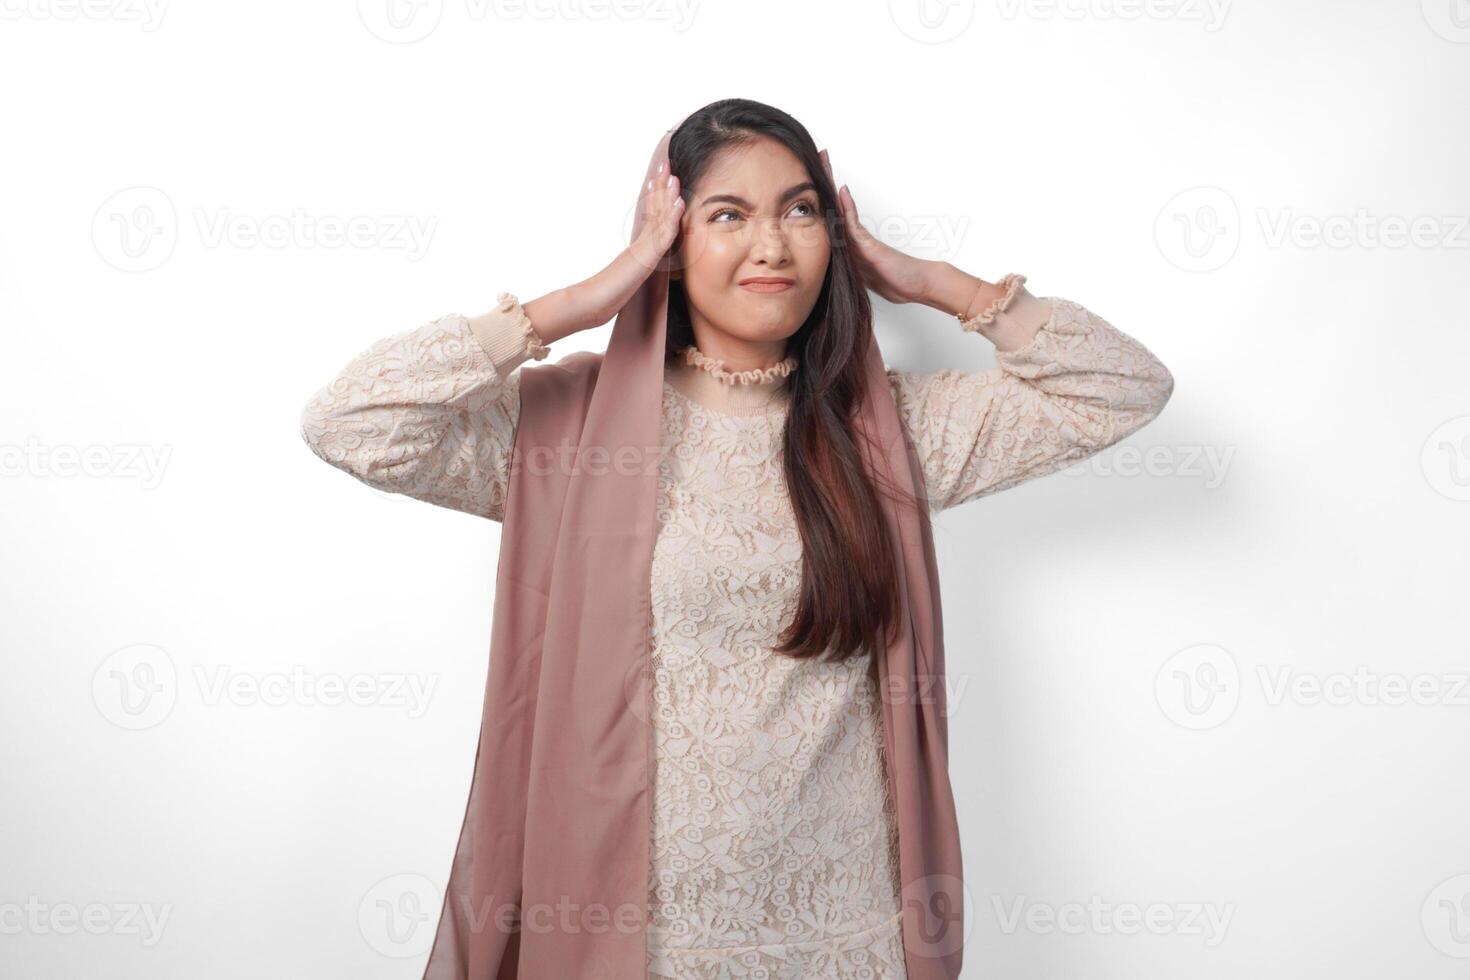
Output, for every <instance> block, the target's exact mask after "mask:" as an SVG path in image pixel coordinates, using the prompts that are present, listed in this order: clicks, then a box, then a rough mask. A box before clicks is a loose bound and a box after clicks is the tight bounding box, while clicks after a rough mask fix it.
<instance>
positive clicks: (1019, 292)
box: [960, 272, 1051, 352]
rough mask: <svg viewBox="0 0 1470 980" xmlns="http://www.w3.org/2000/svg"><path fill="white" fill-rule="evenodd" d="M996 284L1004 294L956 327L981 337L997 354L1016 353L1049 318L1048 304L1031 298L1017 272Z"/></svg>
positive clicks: (1024, 280) (1024, 281)
mask: <svg viewBox="0 0 1470 980" xmlns="http://www.w3.org/2000/svg"><path fill="white" fill-rule="evenodd" d="M996 285H997V286H1004V287H1005V292H1004V293H1003V294H1002V295H1001V296H1000V297H999V298H997V299H995V300H994V301H992V302H991V304H990V306H989V307H988V308H987V309H985V310H984V311H982V312H980V313H978V314H976V315H975V316H973V317H971V318H969V319H968V320H966V319H961V320H960V327H961V328H963V329H965V330H968V331H970V332H972V333H981V334H984V335H985V337H986V338H987V339H989V340H990V342H991V343H993V344H994V345H995V348H996V350H997V351H1001V352H1005V351H1014V350H1020V349H1021V348H1022V347H1025V346H1026V345H1027V344H1029V343H1031V341H1032V340H1033V339H1034V338H1035V337H1036V334H1037V331H1039V330H1040V329H1041V328H1042V327H1043V326H1045V324H1046V321H1047V320H1049V319H1051V303H1049V302H1047V301H1046V300H1044V299H1039V298H1037V297H1036V296H1033V295H1032V294H1031V291H1030V290H1028V289H1027V288H1026V277H1025V276H1023V275H1021V274H1020V273H1018V272H1012V273H1009V274H1008V275H1006V276H1003V277H1002V278H1001V279H1000V281H999V282H997V283H996Z"/></svg>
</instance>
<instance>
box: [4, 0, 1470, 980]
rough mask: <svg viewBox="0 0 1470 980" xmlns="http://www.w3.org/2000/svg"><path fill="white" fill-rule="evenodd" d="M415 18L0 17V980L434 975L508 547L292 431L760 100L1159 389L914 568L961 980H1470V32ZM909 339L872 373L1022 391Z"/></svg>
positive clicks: (775, 19) (1290, 22) (1375, 22)
mask: <svg viewBox="0 0 1470 980" xmlns="http://www.w3.org/2000/svg"><path fill="white" fill-rule="evenodd" d="M398 2H400V3H402V0H398ZM396 9H397V12H398V14H400V15H402V16H400V17H399V19H397V20H392V19H390V18H389V17H388V9H387V8H386V7H385V6H384V4H383V2H382V0H377V2H374V0H364V2H363V3H362V4H360V5H358V8H357V9H354V5H353V3H351V2H347V3H337V4H305V3H286V2H280V0H276V2H257V3H252V4H231V5H226V4H218V3H217V4H206V3H200V2H194V3H168V4H164V5H162V6H158V5H155V6H154V7H152V8H149V7H145V6H143V5H142V4H141V3H140V4H136V5H135V4H132V3H124V2H113V0H96V3H95V5H92V6H88V7H86V8H85V9H82V8H79V7H77V6H75V5H72V4H68V3H63V2H61V0H0V12H3V17H4V20H3V23H0V82H3V84H4V91H5V93H6V94H5V99H4V105H5V109H4V129H3V132H4V142H5V146H4V153H3V160H4V163H3V170H4V182H3V186H0V323H3V328H4V329H3V360H0V363H3V366H4V369H5V370H4V379H5V380H4V384H3V386H0V424H3V431H0V465H3V467H4V470H3V477H0V503H3V518H0V520H3V528H4V551H3V554H4V560H3V567H0V600H3V610H0V612H3V615H0V630H3V633H0V644H3V647H0V652H3V667H4V682H3V684H0V736H3V741H0V772H3V773H4V777H3V783H0V807H3V811H0V812H3V818H0V840H3V843H0V976H4V977H6V978H27V980H29V978H48V980H49V978H70V977H83V976H107V977H110V978H114V980H133V978H139V980H141V978H147V980H159V978H191V980H192V978H200V977H209V978H211V980H213V978H222V980H232V978H252V980H253V978H284V977H291V978H312V980H316V978H351V980H369V978H385V980H386V978H417V977H419V975H420V972H421V970H422V963H423V954H424V952H425V951H426V950H427V946H428V941H429V939H430V938H431V936H432V932H433V928H434V924H435V921H436V919H437V910H438V896H437V894H435V893H434V889H435V888H439V887H442V885H443V882H444V879H445V877H446V875H447V873H448V870H449V859H450V856H451V853H452V849H453V845H454V842H455V838H456V835H457V833H458V830H459V826H460V820H461V818H462V816H463V812H464V803H465V793H466V790H467V786H468V779H469V774H470V767H471V762H472V760H473V756H474V741H475V737H476V733H477V732H478V730H479V724H480V707H481V699H482V696H483V685H484V677H485V661H486V651H487V648H488V640H489V629H490V609H491V599H492V595H493V586H494V570H495V560H496V549H497V546H498V540H499V538H498V532H499V527H498V525H495V524H493V523H490V522H488V521H485V520H482V519H479V518H476V517H472V516H469V515H465V514H460V513H456V512H454V511H450V510H445V509H441V508H436V507H432V506H429V505H427V504H423V503H419V502H415V501H411V500H407V499H401V498H394V497H392V496H390V495H386V494H382V493H379V492H377V491H374V490H371V489H369V488H367V487H366V486H364V485H362V484H359V483H356V482H355V481H353V480H352V479H351V478H349V477H348V476H346V475H344V474H342V473H339V472H337V471H335V470H333V469H331V468H330V467H328V466H326V465H325V464H323V463H322V462H321V461H320V460H318V459H317V458H316V457H315V456H313V455H312V453H311V452H310V451H309V450H308V448H307V447H306V446H305V445H304V444H303V442H302V440H301V436H300V434H299V432H298V428H297V426H298V416H299V412H300V410H301V408H302V406H303V404H304V403H305V402H306V400H307V398H308V397H309V396H310V395H311V394H312V393H313V392H314V391H315V389H316V388H317V387H318V386H320V385H322V384H324V383H325V382H326V381H328V380H329V379H330V378H331V376H332V375H333V374H334V373H335V372H336V371H337V370H338V369H339V368H341V367H342V366H343V365H344V364H345V363H346V361H347V360H348V359H349V358H350V357H351V356H353V355H354V354H356V353H357V352H359V351H360V350H362V349H363V348H365V347H367V346H368V345H369V344H370V343H371V342H372V341H374V340H376V339H378V338H380V337H383V336H386V335H387V334H390V333H395V332H399V331H401V330H405V329H408V328H410V327H413V326H416V325H418V324H419V323H422V322H424V321H425V320H427V319H431V318H433V317H436V316H438V315H440V314H443V313H446V312H451V311H458V312H464V313H467V314H473V313H479V312H482V311H483V310H485V309H488V308H489V307H490V306H491V305H492V304H493V302H494V299H495V296H496V295H497V293H498V292H499V291H500V290H509V291H513V292H515V293H516V294H518V295H519V296H520V297H522V298H523V299H527V300H529V299H531V298H534V297H535V296H538V295H541V294H542V293H544V292H547V291H549V290H551V289H555V288H558V287H561V286H564V285H568V284H570V283H572V282H574V281H577V280H580V279H582V278H585V277H586V276H588V275H591V274H592V273H594V272H596V271H597V270H598V269H600V268H602V266H603V265H605V264H606V263H607V262H608V261H610V260H611V259H612V257H613V255H614V254H615V253H616V252H617V251H618V250H619V249H620V248H621V247H622V246H623V244H624V243H625V241H626V229H627V224H626V222H627V219H628V209H629V207H630V206H631V204H632V202H633V198H634V195H635V193H636V190H637V183H638V181H639V180H640V177H641V174H642V171H643V167H644V166H645V164H646V162H647V159H648V155H649V153H650V151H651V150H652V148H653V145H654V144H655V142H656V141H657V139H658V137H659V135H660V134H661V133H662V132H663V130H664V129H666V128H667V127H668V126H670V125H672V124H673V123H674V122H676V121H677V120H678V119H679V118H681V117H682V116H683V115H684V114H686V113H688V112H689V111H691V110H693V109H695V108H698V107H699V106H701V105H704V104H705V103H707V102H710V101H712V100H714V99H717V98H723V97H727V96H736V95H738V96H743V97H747V98H754V99H759V100H761V101H765V102H769V103H772V104H774V105H777V106H780V107H781V108H783V109H785V110H787V111H789V112H791V113H793V114H794V115H795V116H796V117H797V118H799V119H801V120H802V121H803V122H804V123H805V124H806V125H807V126H808V127H809V128H810V130H811V131H812V133H813V135H814V137H815V138H816V139H817V141H818V144H819V145H821V146H826V147H827V148H828V149H829V150H830V152H831V157H832V163H833V166H834V169H835V171H836V174H837V177H838V180H839V181H842V182H847V183H849V184H850V185H851V187H852V190H853V193H854V196H855V198H856V200H857V202H858V205H859V208H860V209H861V211H862V214H863V218H864V221H865V222H866V223H868V224H869V226H870V227H873V228H875V229H880V230H881V231H882V233H883V234H884V237H885V238H887V240H889V241H890V242H891V243H893V244H895V245H896V246H898V247H900V248H904V249H906V250H908V251H911V252H913V253H914V254H919V255H923V256H925V257H929V258H942V259H946V260H948V261H951V262H953V263H955V264H956V265H958V266H960V267H961V268H963V269H966V270H967V271H970V272H972V273H974V274H976V275H980V276H983V277H985V278H988V279H992V280H993V279H996V278H999V277H1000V276H1001V275H1003V274H1004V273H1006V272H1010V271H1019V272H1024V273H1026V274H1027V275H1028V276H1029V277H1030V282H1029V287H1030V288H1031V289H1032V291H1033V292H1035V293H1036V294H1037V295H1041V296H1048V295H1050V296H1061V297H1066V298H1070V299H1074V300H1076V301H1078V302H1080V303H1082V304H1084V305H1085V306H1087V307H1088V308H1089V309H1091V310H1093V311H1095V312H1097V313H1099V314H1101V315H1102V316H1104V317H1106V318H1107V319H1109V320H1110V321H1111V322H1112V323H1114V324H1115V325H1116V326H1118V327H1119V328H1121V329H1123V330H1124V331H1125V332H1128V333H1130V334H1132V335H1133V336H1135V337H1137V338H1138V339H1140V340H1142V341H1143V342H1144V343H1145V344H1146V345H1147V346H1148V347H1149V348H1150V349H1151V350H1153V351H1154V352H1155V353H1156V354H1158V355H1159V357H1160V358H1161V359H1162V360H1163V361H1164V362H1165V363H1166V364H1167V365H1168V366H1169V368H1170V369H1171V370H1172V372H1173V373H1174V376H1175V379H1176V385H1177V387H1176V390H1175V393H1174V397H1173V400H1172V401H1171V403H1170V404H1169V406H1168V407H1167V409H1166V410H1165V412H1164V414H1163V415H1162V416H1161V417H1160V418H1159V419H1158V420H1157V421H1155V422H1154V423H1152V424H1151V425H1150V426H1148V427H1147V428H1145V429H1144V430H1142V431H1141V432H1139V433H1137V434H1136V435H1135V436H1133V437H1132V438H1130V439H1129V440H1127V441H1126V442H1124V443H1123V444H1121V445H1120V446H1117V447H1114V449H1112V450H1110V451H1109V452H1107V453H1105V454H1103V455H1102V456H1099V457H1097V458H1096V459H1095V460H1094V461H1093V462H1092V463H1089V464H1082V465H1080V466H1079V467H1076V468H1074V470H1072V471H1068V472H1066V473H1060V474H1055V475H1052V476H1049V477H1046V478H1043V479H1041V480H1038V481H1036V482H1034V483H1030V484H1027V485H1025V486H1023V487H1020V488H1017V489H1013V490H1010V491H1006V492H1004V493H1002V494H999V495H996V496H995V497H992V498H986V499H982V500H980V501H977V502H975V503H972V504H970V505H966V506H963V507H960V508H957V509H956V510H954V511H951V512H948V513H946V514H944V515H942V516H941V518H940V519H939V520H938V521H937V523H936V535H937V537H938V540H939V548H940V557H941V561H942V563H943V569H942V575H943V580H944V598H945V602H946V615H945V624H946V627H947V630H946V638H947V647H948V652H949V668H950V679H949V683H950V688H951V698H950V700H951V705H952V708H953V714H952V717H951V731H950V737H951V743H952V762H951V770H952V774H953V779H954V783H955V787H956V791H957V794H958V802H959V807H960V814H961V820H962V823H963V826H964V845H965V860H966V876H967V883H968V886H969V889H970V893H971V898H970V906H969V907H970V911H971V912H972V913H973V922H972V923H971V928H972V932H971V933H970V939H969V942H968V944H967V948H966V972H965V976H966V977H974V978H979V977H996V978H1005V980H1029V978H1066V980H1111V978H1117V980H1123V978H1127V980H1144V978H1177V977H1189V978H1193V980H1210V978H1240V977H1252V978H1298V977H1305V976H1333V977H1336V978H1360V977H1361V978H1380V977H1385V976H1411V977H1415V978H1425V980H1428V978H1437V977H1446V978H1448V977H1464V976H1466V975H1467V974H1470V878H1467V877H1460V876H1464V875H1467V874H1470V836H1467V835H1466V833H1465V828H1466V826H1467V818H1470V786H1467V780H1466V769H1465V754H1464V753H1465V746H1466V736H1467V734H1470V686H1467V685H1466V684H1465V678H1466V676H1467V672H1470V655H1467V653H1470V651H1467V631H1466V604H1465V595H1466V572H1467V563H1470V384H1467V371H1466V368H1467V363H1470V339H1467V332H1466V315H1465V314H1466V308H1467V299H1470V275H1467V269H1470V229H1467V227H1466V222H1467V217H1466V216H1467V214H1470V181H1467V177H1466V175H1467V171H1470V167H1467V163H1470V127H1467V126H1466V125H1465V120H1466V119H1467V118H1470V7H1467V5H1466V3H1465V0H1453V3H1452V2H1451V0H1425V3H1424V5H1423V6H1422V7H1421V6H1420V5H1419V4H1418V3H1416V2H1413V0H1407V2H1388V0H1380V2H1375V3H1369V2H1365V0H1358V2H1344V0H1333V2H1328V0H1296V2H1290V3H1283V2H1267V0H1248V2H1247V0H1241V2H1235V3H1228V2H1224V0H1221V2H1220V3H1217V4H1216V5H1215V6H1213V7H1211V6H1207V5H1206V4H1205V3H1204V2H1203V0H1199V2H1186V0H1156V2H1153V3H1151V4H1150V5H1148V6H1147V7H1144V6H1143V5H1142V4H1141V3H1138V4H1135V5H1129V4H1128V0H1070V2H1066V3H1062V4H1061V5H1060V6H1056V5H1048V4H1045V3H1042V2H1041V0H1033V2H1029V3H1023V2H1021V0H988V2H966V0H957V2H944V3H941V2H933V3H930V4H929V5H928V6H926V7H923V8H921V7H919V6H917V5H915V4H913V3H910V2H907V0H905V2H895V3H894V4H892V5H891V6H890V5H885V4H883V3H857V4H842V5H837V4H835V3H833V4H827V5H815V4H813V5H805V6H803V5H798V4H777V3H773V2H752V0H742V2H740V3H734V2H725V0H721V2H704V3H698V4H695V5H692V6H685V7H683V8H680V7H678V6H676V5H674V4H673V3H672V2H669V3H663V4H660V3H657V2H654V0H639V2H631V3H629V4H627V5H625V6H621V7H618V8H616V9H612V8H609V7H605V6H594V5H591V4H572V3H571V2H570V0H567V2H565V3H561V4H557V5H551V4H539V5H532V6H531V7H530V8H525V7H519V6H518V7H506V8H493V7H485V6H483V5H480V4H478V3H476V2H473V0H419V4H418V5H417V6H415V5H414V4H403V5H402V6H400V7H398V8H396ZM395 25H396V26H395ZM134 188H142V190H133V189H134ZM293 215H299V216H300V218H301V222H300V226H299V227H298V228H296V229H294V230H293V229H292V228H290V227H289V225H288V224H285V223H283V219H290V218H291V217H292V216H293ZM350 219H361V225H362V227H363V228H364V229H365V232H364V237H363V239H362V240H359V241H356V242H353V243H348V244H340V243H337V242H335V241H334V240H333V239H332V238H331V237H330V236H329V234H324V233H323V232H324V229H323V223H324V222H326V223H330V222H339V223H340V222H346V221H349V220H350ZM405 221H406V222H410V224H407V225H405V226H404V227H417V228H418V229H419V231H420V233H421V234H420V237H419V239H417V240H415V239H413V238H411V237H410V236H409V235H408V234H407V233H406V232H404V231H399V230H397V229H398V228H399V227H400V225H401V224H403V223H404V222H405ZM282 228H285V230H286V232H287V234H285V235H284V236H283V237H276V238H271V237H269V236H270V235H271V233H272V232H273V231H276V230H280V229H282ZM221 229H228V231H227V232H226V233H224V234H223V235H222V236H221V235H220V234H219V232H220V231H221ZM325 231H326V232H330V228H329V227H328V228H326V229H325ZM1406 231H1408V232H1412V233H1413V234H1412V235H1409V234H1406ZM262 235H264V236H265V237H266V240H265V241H262V240H261V237H262ZM1395 236H1396V237H1395ZM1406 239H1407V240H1406ZM877 315H878V321H879V330H880V342H881V344H882V346H883V349H884V351H885V354H886V356H887V358H888V360H889V362H890V364H892V365H894V366H898V367H902V368H905V369H911V370H918V369H923V370H930V369H938V368H940V367H962V368H965V369H973V370H980V369H983V368H985V367H988V366H989V365H990V364H991V363H992V361H991V356H990V349H989V345H988V344H985V343H984V342H983V340H982V339H981V338H979V337H978V335H971V334H964V333H962V332H961V331H959V330H957V329H956V327H955V324H954V321H953V320H952V319H948V318H946V317H945V316H943V315H941V314H939V313H937V312H935V311H933V310H928V309H924V308H918V307H899V308H896V307H892V306H889V305H887V304H884V303H882V302H881V301H878V302H877ZM607 330H608V328H606V327H604V328H602V329H600V330H596V331H591V332H589V333H585V334H579V335H577V336H576V337H574V338H570V339H568V340H566V341H563V342H561V345H560V346H558V347H557V348H556V349H555V351H554V356H561V355H562V354H564V353H567V352H569V351H571V350H574V349H578V348H589V349H602V347H603V346H604V345H605V343H606V337H607ZM1140 464H1145V465H1140ZM297 680H300V681H301V682H302V683H300V684H297V683H296V681H297ZM282 682H288V683H282ZM333 682H337V683H344V684H346V683H357V684H364V685H366V686H367V688H368V689H369V690H370V692H371V693H370V694H369V696H368V697H367V698H366V699H365V702H364V700H363V699H356V702H354V701H352V700H349V701H348V702H347V703H329V699H328V698H326V697H324V696H323V695H322V694H321V690H320V688H319V686H318V685H321V684H324V683H325V684H330V683H333ZM221 684H223V685H224V687H223V688H221V686H220V685H221ZM400 684H402V685H404V687H403V688H402V689H400V688H399V687H398V685H400ZM413 684H417V685H419V686H420V689H421V690H420V694H419V696H418V697H417V698H416V697H415V695H414V694H413V693H412V688H411V687H410V686H409V685H413ZM1319 686H1321V687H1325V692H1326V693H1325V694H1324V693H1322V692H1321V691H1320V690H1319ZM1401 689H1406V690H1407V691H1408V696H1401V695H1402V690H1401ZM277 695H280V696H279V697H278V696H277ZM415 901H417V902H418V905H417V906H415V904H414V903H415ZM1089 906H1090V907H1089ZM415 910H416V911H415ZM1079 912H1080V914H1079ZM1149 923H1152V927H1151V928H1150V926H1149ZM538 980H549V978H538ZM557 980H561V978H557Z"/></svg>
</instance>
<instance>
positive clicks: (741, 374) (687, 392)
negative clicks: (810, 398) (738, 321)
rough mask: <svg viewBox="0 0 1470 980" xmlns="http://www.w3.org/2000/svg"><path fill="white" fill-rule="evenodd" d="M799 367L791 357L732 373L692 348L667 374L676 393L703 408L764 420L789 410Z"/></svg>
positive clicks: (667, 366) (666, 369)
mask: <svg viewBox="0 0 1470 980" xmlns="http://www.w3.org/2000/svg"><path fill="white" fill-rule="evenodd" d="M796 363H797V362H796V358H795V357H794V356H788V357H785V358H782V359H781V360H780V361H779V362H777V363H776V364H772V365H769V366H767V367H764V368H757V369H753V370H749V371H731V370H729V369H728V368H727V367H726V366H725V364H724V362H723V361H721V360H720V359H719V358H715V357H709V356H708V355H706V354H704V353H703V352H701V351H700V350H699V349H698V348H696V347H694V346H692V345H691V346H689V347H685V348H684V349H683V350H681V351H680V352H679V354H678V355H677V356H675V357H673V358H671V359H670V360H669V361H668V362H667V363H666V364H665V367H664V374H665V379H666V380H667V381H668V383H669V384H670V385H671V386H672V387H673V389H674V390H675V392H677V393H678V394H680V395H682V396H684V397H685V398H687V399H689V400H690V401H692V402H693V403H694V404H696V405H699V406H700V407H701V408H705V409H708V410H709V411H712V412H715V413H717V414H720V415H731V416H735V415H745V416H763V415H769V414H771V413H775V412H781V411H784V410H785V409H786V407H787V406H789V404H790V402H791V385H790V384H789V381H788V379H789V378H790V376H791V373H792V372H793V371H794V370H795V369H796Z"/></svg>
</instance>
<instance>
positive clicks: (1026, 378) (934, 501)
mask: <svg viewBox="0 0 1470 980" xmlns="http://www.w3.org/2000/svg"><path fill="white" fill-rule="evenodd" d="M1002 282H1003V283H1007V284H1008V289H1007V292H1006V295H1005V296H1004V297H1003V298H1002V299H1001V300H998V301H997V302H996V303H995V304H993V305H992V307H991V308H990V309H989V310H987V311H985V312H984V313H983V314H980V315H979V316H976V317H975V318H974V319H972V320H968V321H963V322H962V326H963V328H964V329H965V330H967V331H970V332H979V333H984V334H985V335H986V336H989V337H990V338H991V339H992V340H995V341H996V342H997V349H996V353H995V361H996V365H997V366H996V367H995V368H992V369H991V370H989V371H980V372H962V371H956V370H952V369H946V370H941V371H936V372H932V373H921V372H908V371H896V370H892V369H890V370H889V371H888V378H889V383H890V385H891V386H892V389H893V395H894V399H895V401H896V402H897V404H898V407H899V415H900V417H901V418H902V419H903V423H904V426H905V428H906V429H907V430H908V434H909V437H910V438H911V439H912V440H913V443H914V446H915V449H916V450H917V452H918V455H919V459H920V462H921V463H922V466H923V470H924V481H925V487H926V491H927V493H928V496H929V509H930V510H931V511H940V510H944V509H946V508H949V507H954V506H956V505H958V504H962V503H965V502H966V501H969V500H974V499H976V498H978V497H982V496H986V495H988V494H992V493H996V492H998V491H1000V490H1005V489H1008V488H1010V487H1013V486H1016V485H1017V484H1020V483H1024V482H1025V481H1027V480H1031V479H1035V478H1036V477H1039V476H1044V475H1046V474H1048V473H1052V472H1054V471H1056V470H1059V469H1062V468H1063V467H1064V466H1066V465H1068V464H1070V463H1072V462H1075V461H1076V460H1079V459H1085V458H1086V457H1088V456H1091V455H1093V454H1094V453H1097V452H1099V451H1101V450H1103V449H1105V448H1107V447H1108V446H1111V445H1113V444H1114V443H1116V442H1118V441H1120V440H1121V439H1123V438H1125V437H1126V436H1128V435H1130V434H1131V433H1133V432H1135V431H1137V430H1138V429H1140V428H1142V427H1143V426H1144V425H1145V424H1147V423H1148V422H1150V421H1151V420H1153V419H1154V418H1155V417H1157V416H1158V414H1159V413H1160V412H1161V411H1163V408H1164V405H1165V404H1166V403H1167V402H1168V400H1169V396H1170V395H1171V394H1172V393H1173V391H1174V378H1173V375H1171V374H1170V373H1169V370H1168V369H1167V368H1166V367H1165V366H1164V365H1163V363H1162V362H1160V361H1159V359H1158V358H1156V357H1155V356H1154V355H1153V354H1152V353H1150V352H1149V351H1148V349H1147V348H1145V347H1144V346H1143V345H1142V344H1141V343H1139V342H1138V341H1137V340H1134V339H1133V338H1132V337H1130V336H1128V335H1127V334H1125V333H1123V332H1122V331H1120V330H1118V329H1117V328H1116V327H1114V326H1112V324H1110V323H1108V322H1107V321H1106V320H1104V319H1103V318H1102V317H1100V316H1098V315H1097V314H1095V313H1092V312H1091V311H1089V310H1087V309H1085V308H1084V307H1082V306H1080V305H1079V304H1077V303H1074V302H1072V301H1071V300H1066V299H1059V298H1045V299H1042V298H1038V297H1036V296H1033V295H1032V294H1031V293H1030V292H1029V291H1028V290H1027V289H1026V288H1025V286H1024V285H1023V283H1024V282H1025V277H1023V276H1014V275H1013V276H1007V277H1006V279H1004V280H1002ZM1002 345H1003V346H1002Z"/></svg>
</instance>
